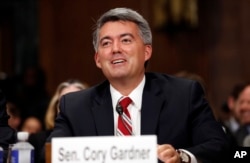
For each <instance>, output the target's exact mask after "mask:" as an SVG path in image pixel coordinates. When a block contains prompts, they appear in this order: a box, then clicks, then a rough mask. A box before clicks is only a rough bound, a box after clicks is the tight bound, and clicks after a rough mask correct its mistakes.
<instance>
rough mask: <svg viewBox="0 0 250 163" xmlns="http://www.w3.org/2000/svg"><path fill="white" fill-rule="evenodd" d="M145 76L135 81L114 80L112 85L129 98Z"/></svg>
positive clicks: (111, 82)
mask: <svg viewBox="0 0 250 163" xmlns="http://www.w3.org/2000/svg"><path fill="white" fill-rule="evenodd" d="M143 77H144V74H143V75H142V76H141V77H139V78H138V77H137V78H135V79H132V78H130V79H125V80H121V79H118V80H112V81H110V84H111V85H112V86H113V87H114V88H115V89H116V90H117V91H119V92H120V93H121V94H122V95H124V96H128V95H129V94H130V93H131V92H132V91H133V90H134V89H135V88H136V87H137V86H138V85H139V84H140V82H141V81H142V79H143Z"/></svg>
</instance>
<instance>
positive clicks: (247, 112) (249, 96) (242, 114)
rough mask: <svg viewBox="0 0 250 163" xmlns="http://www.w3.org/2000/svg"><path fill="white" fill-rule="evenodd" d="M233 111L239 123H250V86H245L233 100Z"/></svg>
mask: <svg viewBox="0 0 250 163" xmlns="http://www.w3.org/2000/svg"><path fill="white" fill-rule="evenodd" d="M235 113H236V116H237V117H238V120H239V121H240V123H241V124H243V125H245V124H250V86H247V87H246V88H245V89H244V90H243V91H242V92H241V93H240V95H239V97H238V99H237V100H236V101H235Z"/></svg>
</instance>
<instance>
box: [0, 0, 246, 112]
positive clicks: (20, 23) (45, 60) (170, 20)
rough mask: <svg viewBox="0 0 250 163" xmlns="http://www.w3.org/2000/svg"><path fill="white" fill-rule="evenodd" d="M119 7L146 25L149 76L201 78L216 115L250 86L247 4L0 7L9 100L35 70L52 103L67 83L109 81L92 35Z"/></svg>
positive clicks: (81, 0)
mask: <svg viewBox="0 0 250 163" xmlns="http://www.w3.org/2000/svg"><path fill="white" fill-rule="evenodd" d="M114 7H129V8H133V9H135V10H137V11H139V12H140V13H141V14H142V15H143V16H144V17H145V18H146V19H147V20H148V21H149V23H150V25H151V27H152V31H153V57H152V59H151V61H150V63H149V67H148V71H158V72H163V73H168V74H172V75H174V74H176V73H178V72H180V71H183V70H185V71H189V72H192V73H195V74H198V75H200V76H201V77H202V78H203V79H204V81H205V83H206V89H207V92H208V98H209V100H210V102H211V105H212V106H213V108H214V109H215V111H216V110H217V109H218V108H220V107H221V105H222V104H223V102H224V101H225V100H226V98H227V96H228V94H229V92H230V91H231V89H232V87H233V85H235V83H237V82H239V81H244V80H250V64H249V61H250V45H249V43H250V32H249V30H250V18H249V15H250V1H249V0H237V1H236V0H178V1H177V0H136V1H134V0H105V1H96V0H70V1H69V0H1V1H0V78H1V80H5V79H7V80H5V83H2V87H4V89H5V90H6V91H7V93H6V94H8V96H9V97H11V96H12V94H11V93H12V91H13V92H15V91H16V90H18V89H19V88H20V87H19V86H18V83H19V82H21V81H22V78H23V76H24V74H25V73H26V70H27V69H28V68H30V67H33V68H34V67H36V68H39V69H42V71H44V74H43V75H44V76H43V77H44V78H42V79H39V80H40V81H41V80H42V81H44V85H43V84H42V86H41V85H40V87H45V89H46V91H47V92H48V94H49V96H51V95H52V93H53V92H54V91H55V89H56V87H57V85H58V83H60V82H61V81H64V80H66V79H68V78H78V79H80V80H82V81H85V82H87V83H88V84H89V85H94V84H97V83H99V82H100V81H102V80H104V77H103V75H102V73H101V71H100V70H99V69H97V68H96V66H95V63H94V59H93V56H94V50H93V46H92V29H93V25H94V23H95V21H96V19H97V18H98V17H99V16H100V15H101V14H102V13H103V12H105V11H107V10H109V9H111V8H114ZM31 74H32V73H31ZM11 83H16V84H17V86H15V87H12V86H11ZM12 98H15V97H12Z"/></svg>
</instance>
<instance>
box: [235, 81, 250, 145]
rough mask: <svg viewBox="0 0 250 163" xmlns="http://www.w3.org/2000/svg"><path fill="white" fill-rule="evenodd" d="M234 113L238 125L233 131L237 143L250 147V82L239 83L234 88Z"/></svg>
mask: <svg viewBox="0 0 250 163" xmlns="http://www.w3.org/2000/svg"><path fill="white" fill-rule="evenodd" d="M233 96H234V99H235V102H234V103H235V105H234V110H233V111H234V113H235V117H236V119H237V120H238V122H239V124H240V127H239V128H238V130H237V131H236V132H235V138H236V141H237V145H239V146H247V147H250V83H249V82H244V83H240V84H238V85H237V86H235V88H234V92H233Z"/></svg>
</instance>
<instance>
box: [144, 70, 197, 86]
mask: <svg viewBox="0 0 250 163" xmlns="http://www.w3.org/2000/svg"><path fill="white" fill-rule="evenodd" d="M146 81H148V82H158V83H159V84H163V85H170V86H188V85H190V84H193V83H196V82H197V81H194V80H190V79H186V78H180V77H176V76H173V75H169V74H164V73H152V72H149V73H146Z"/></svg>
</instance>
